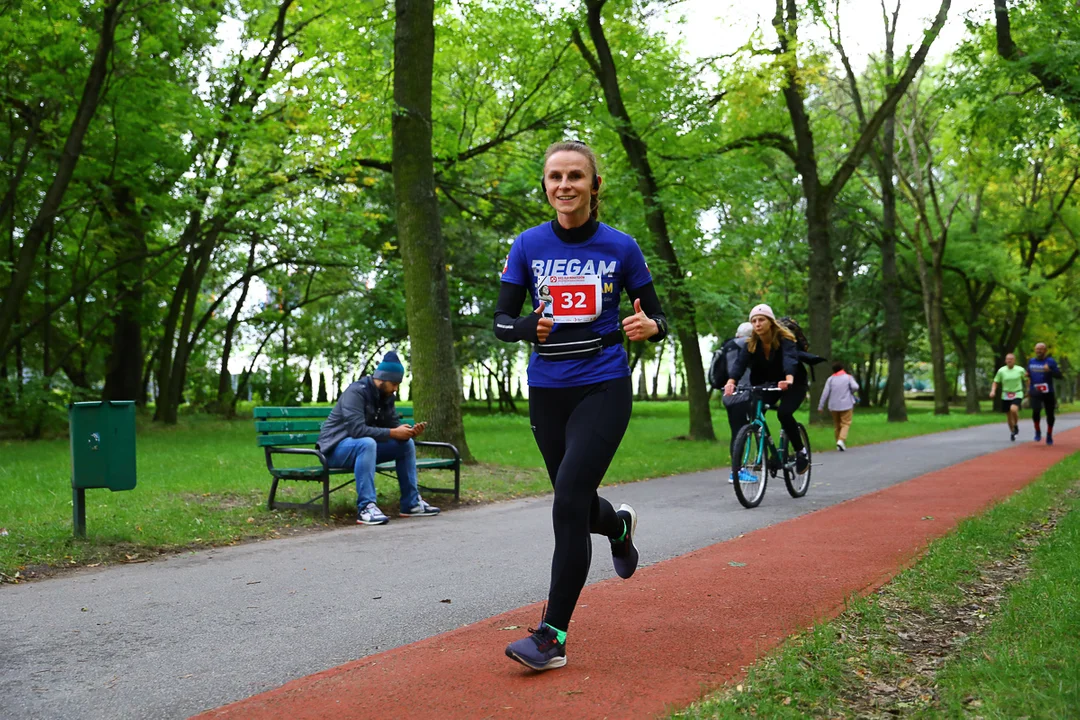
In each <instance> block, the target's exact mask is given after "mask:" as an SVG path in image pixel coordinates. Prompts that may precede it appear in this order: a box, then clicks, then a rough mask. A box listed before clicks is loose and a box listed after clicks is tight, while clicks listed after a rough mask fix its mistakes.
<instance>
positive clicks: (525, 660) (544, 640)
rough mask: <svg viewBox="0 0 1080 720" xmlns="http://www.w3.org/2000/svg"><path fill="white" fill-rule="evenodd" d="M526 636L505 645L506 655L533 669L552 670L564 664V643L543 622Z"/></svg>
mask: <svg viewBox="0 0 1080 720" xmlns="http://www.w3.org/2000/svg"><path fill="white" fill-rule="evenodd" d="M529 632H531V633H532V635H530V636H529V637H527V638H522V639H520V640H517V641H515V642H512V643H510V644H509V645H507V646H506V657H508V658H510V659H511V660H517V661H518V662H519V663H521V664H522V665H524V666H525V667H529V668H532V669H533V670H552V669H554V668H561V667H562V666H563V665H565V664H566V645H565V644H563V643H561V642H559V636H558V635H557V634H556V633H555V631H554V630H552V629H551V628H549V627H548V626H547V625H545V624H544V623H540V627H538V628H537V629H535V630H533V629H532V628H529Z"/></svg>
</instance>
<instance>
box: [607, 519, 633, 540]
mask: <svg viewBox="0 0 1080 720" xmlns="http://www.w3.org/2000/svg"><path fill="white" fill-rule="evenodd" d="M628 529H629V528H628V526H627V524H626V521H625V520H623V521H622V535H620V536H619V537H618V538H615V539H612V540H611V542H613V543H620V542H622V541H623V540H625V539H626V532H627V530H628ZM609 539H610V538H609Z"/></svg>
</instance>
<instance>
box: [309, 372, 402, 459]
mask: <svg viewBox="0 0 1080 720" xmlns="http://www.w3.org/2000/svg"><path fill="white" fill-rule="evenodd" d="M399 425H401V421H400V420H399V419H398V414H397V410H396V409H395V408H394V396H393V395H383V394H382V393H381V392H379V388H377V387H375V381H374V380H373V379H371V378H370V377H367V376H365V377H362V378H360V379H359V380H357V381H356V382H354V383H353V384H352V385H350V386H349V387H348V389H346V390H345V392H343V393H341V397H339V398H338V401H337V404H336V405H334V409H333V410H331V411H330V417H328V418H326V422H324V423H323V426H322V431H321V432H320V433H319V442H318V443H316V447H318V448H319V451H320V452H322V453H323V454H324V455H329V454H330V453H331V452H333V450H334V448H335V447H337V444H338V443H339V442H341V441H342V440H344V439H345V438H365V437H369V438H374V439H375V442H386V441H387V440H389V439H390V430H391V428H396V427H397V426H399Z"/></svg>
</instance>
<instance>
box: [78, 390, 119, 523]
mask: <svg viewBox="0 0 1080 720" xmlns="http://www.w3.org/2000/svg"><path fill="white" fill-rule="evenodd" d="M68 422H69V430H70V435H71V488H72V501H73V506H74V507H73V512H74V522H75V534H76V535H77V536H79V537H84V536H85V535H86V490H89V489H97V488H102V489H104V488H107V489H109V490H112V491H114V492H115V491H117V490H133V489H134V488H135V403H134V402H133V401H131V400H110V401H108V402H79V403H72V404H71V405H70V406H69V407H68Z"/></svg>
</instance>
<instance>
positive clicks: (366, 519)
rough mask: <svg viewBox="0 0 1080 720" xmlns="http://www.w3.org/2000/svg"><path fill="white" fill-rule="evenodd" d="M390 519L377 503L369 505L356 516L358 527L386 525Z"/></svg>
mask: <svg viewBox="0 0 1080 720" xmlns="http://www.w3.org/2000/svg"><path fill="white" fill-rule="evenodd" d="M388 522H390V518H388V517H387V516H386V514H385V513H384V512H383V511H382V510H380V509H379V506H378V505H376V504H375V503H368V504H367V505H365V506H364V507H362V508H361V509H360V512H359V513H358V514H357V516H356V524H357V525H385V524H386V523H388Z"/></svg>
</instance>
